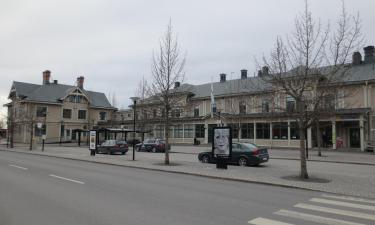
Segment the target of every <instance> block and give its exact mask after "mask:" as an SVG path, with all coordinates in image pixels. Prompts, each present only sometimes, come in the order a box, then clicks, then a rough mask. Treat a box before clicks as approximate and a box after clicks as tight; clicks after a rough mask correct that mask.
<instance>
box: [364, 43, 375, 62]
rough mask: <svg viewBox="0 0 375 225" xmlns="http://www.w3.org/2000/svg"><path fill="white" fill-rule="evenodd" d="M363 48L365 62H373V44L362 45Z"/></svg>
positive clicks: (374, 59)
mask: <svg viewBox="0 0 375 225" xmlns="http://www.w3.org/2000/svg"><path fill="white" fill-rule="evenodd" d="M363 50H364V51H365V60H364V62H365V63H374V62H375V54H374V53H375V51H374V46H373V45H370V46H367V47H364V48H363Z"/></svg>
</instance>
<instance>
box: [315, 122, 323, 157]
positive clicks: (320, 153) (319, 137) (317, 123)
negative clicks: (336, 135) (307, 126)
mask: <svg viewBox="0 0 375 225" xmlns="http://www.w3.org/2000/svg"><path fill="white" fill-rule="evenodd" d="M321 138H322V136H321V134H320V124H319V120H317V121H316V142H317V145H318V156H322V149H321Z"/></svg>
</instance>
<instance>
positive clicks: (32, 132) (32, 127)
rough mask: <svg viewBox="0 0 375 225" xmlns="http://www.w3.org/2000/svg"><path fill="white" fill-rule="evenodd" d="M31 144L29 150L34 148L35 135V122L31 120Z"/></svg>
mask: <svg viewBox="0 0 375 225" xmlns="http://www.w3.org/2000/svg"><path fill="white" fill-rule="evenodd" d="M30 126H31V127H30V145H29V150H30V151H31V150H33V136H34V123H33V122H31V124H30Z"/></svg>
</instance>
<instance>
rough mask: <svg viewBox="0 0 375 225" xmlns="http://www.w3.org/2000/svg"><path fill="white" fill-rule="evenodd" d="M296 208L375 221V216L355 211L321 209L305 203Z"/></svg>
mask: <svg viewBox="0 0 375 225" xmlns="http://www.w3.org/2000/svg"><path fill="white" fill-rule="evenodd" d="M294 207H297V208H301V209H308V210H314V211H319V212H325V213H333V214H337V215H342V216H351V217H355V218H360V219H366V220H374V221H375V215H373V214H367V213H360V212H353V211H348V210H341V209H332V208H328V207H321V206H316V205H310V204H304V203H298V204H296V205H295V206H294Z"/></svg>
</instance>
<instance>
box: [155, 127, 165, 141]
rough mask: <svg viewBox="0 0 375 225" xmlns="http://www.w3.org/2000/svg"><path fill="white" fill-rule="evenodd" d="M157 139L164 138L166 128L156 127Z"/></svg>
mask: <svg viewBox="0 0 375 225" xmlns="http://www.w3.org/2000/svg"><path fill="white" fill-rule="evenodd" d="M155 137H156V138H164V127H163V126H162V125H157V126H156V127H155Z"/></svg>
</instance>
